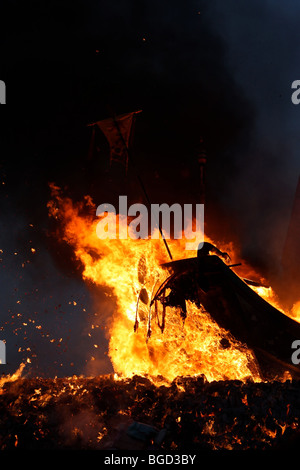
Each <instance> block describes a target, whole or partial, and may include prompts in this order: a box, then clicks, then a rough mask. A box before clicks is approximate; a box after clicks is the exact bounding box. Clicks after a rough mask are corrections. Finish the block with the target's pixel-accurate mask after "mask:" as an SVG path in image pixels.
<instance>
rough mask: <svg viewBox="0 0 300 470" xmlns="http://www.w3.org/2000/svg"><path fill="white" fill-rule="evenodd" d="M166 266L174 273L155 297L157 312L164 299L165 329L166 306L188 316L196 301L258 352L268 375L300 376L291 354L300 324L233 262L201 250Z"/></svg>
mask: <svg viewBox="0 0 300 470" xmlns="http://www.w3.org/2000/svg"><path fill="white" fill-rule="evenodd" d="M216 250H217V249H216ZM218 254H219V255H224V256H225V255H226V254H224V253H221V252H219V253H218ZM224 256H223V257H224ZM163 267H164V268H165V269H166V270H168V271H169V276H168V277H167V279H166V280H165V281H164V282H163V283H162V284H161V285H160V286H159V288H158V289H157V290H156V292H155V294H154V295H153V298H152V300H151V306H154V309H155V312H156V314H157V313H158V312H157V308H158V305H157V304H158V303H160V304H161V305H162V315H161V321H160V327H161V329H162V330H163V329H164V326H165V317H166V308H167V307H177V308H179V310H180V314H181V316H182V318H183V319H185V318H186V312H187V311H186V301H191V302H193V303H194V304H196V305H197V307H198V308H200V307H202V308H204V309H205V310H206V311H207V312H208V313H209V314H210V315H211V316H212V318H213V319H214V320H215V321H216V322H217V323H218V325H219V326H221V327H222V328H224V329H226V330H228V331H230V333H231V334H232V335H233V336H234V337H235V338H236V339H237V340H238V341H241V342H242V343H246V345H247V346H248V347H249V348H250V349H251V350H252V351H253V353H254V354H255V357H256V360H257V362H258V365H259V368H260V370H261V373H262V376H263V377H265V378H266V379H270V378H274V377H275V376H277V375H278V374H282V373H284V372H285V371H288V372H289V373H290V374H291V376H292V377H293V378H295V379H299V378H300V368H299V367H297V366H295V365H293V363H292V360H291V356H292V353H293V350H292V349H291V348H292V343H293V342H294V341H295V340H297V339H300V324H299V323H298V322H296V321H295V320H293V319H291V318H289V317H288V316H286V315H285V314H284V313H282V312H281V311H279V310H278V309H277V308H275V307H274V306H272V305H271V304H269V303H268V302H267V301H266V300H264V299H263V298H262V297H260V296H259V295H258V294H257V293H256V292H255V291H254V290H253V289H252V288H251V287H249V285H251V284H253V282H252V281H250V280H247V279H242V278H240V277H239V276H238V275H237V274H236V273H235V272H234V271H233V270H232V267H234V265H227V264H225V262H224V261H223V260H222V259H221V257H220V256H218V255H217V254H213V255H210V254H208V252H207V250H204V251H203V253H201V250H199V251H198V256H197V257H194V258H188V259H182V260H178V261H172V262H169V263H166V264H164V265H163ZM254 284H255V283H254Z"/></svg>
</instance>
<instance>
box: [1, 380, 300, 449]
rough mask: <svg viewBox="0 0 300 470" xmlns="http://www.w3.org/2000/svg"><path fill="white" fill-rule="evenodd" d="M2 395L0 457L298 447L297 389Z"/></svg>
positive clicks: (54, 389)
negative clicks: (10, 452) (39, 452)
mask: <svg viewBox="0 0 300 470" xmlns="http://www.w3.org/2000/svg"><path fill="white" fill-rule="evenodd" d="M2 381H3V379H2ZM0 392H1V401H0V406H1V413H0V416H1V418H0V420H1V426H0V430H1V431H0V448H1V449H2V450H6V449H16V448H17V449H99V450H100V449H102V450H112V449H113V450H118V449H119V450H120V449H126V450H141V449H146V450H147V449H149V450H150V449H152V450H155V449H160V450H163V451H164V450H165V451H172V450H173V451H177V452H180V451H186V450H191V451H195V452H197V451H201V450H215V449H234V450H235V449H241V450H242V449H243V450H244V449H285V448H291V447H293V446H296V445H298V444H297V443H299V439H300V433H299V418H300V383H299V382H297V381H295V382H292V381H286V382H265V383H263V382H261V383H254V382H252V381H248V382H245V383H243V382H241V381H237V380H235V381H229V380H228V381H213V382H207V381H206V379H205V377H204V376H198V377H178V378H177V379H176V380H174V381H173V382H172V383H171V384H170V385H169V386H166V385H160V386H157V385H154V384H153V382H152V381H150V380H148V379H147V378H143V377H139V376H134V377H133V378H131V379H126V380H125V379H124V380H120V379H117V378H116V377H113V376H99V377H96V378H83V377H70V378H56V379H41V378H32V379H26V378H18V379H16V380H14V381H6V382H4V383H2V388H1V389H0Z"/></svg>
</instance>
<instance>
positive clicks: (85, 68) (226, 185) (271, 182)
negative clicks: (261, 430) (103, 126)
mask: <svg viewBox="0 0 300 470" xmlns="http://www.w3.org/2000/svg"><path fill="white" fill-rule="evenodd" d="M1 9H3V11H2V13H1V17H2V24H3V27H1V31H0V57H1V62H0V79H1V80H5V82H6V86H7V105H6V106H2V107H1V112H0V119H1V122H0V123H1V128H0V138H1V166H0V175H1V180H0V182H1V183H2V184H1V193H0V195H1V199H0V210H1V212H0V220H1V225H2V230H1V234H0V248H1V249H2V250H3V254H2V255H1V257H2V263H1V264H0V276H1V285H2V298H1V301H0V306H1V322H2V324H3V328H4V329H3V338H5V339H6V341H7V355H8V358H7V360H8V363H9V364H8V365H7V366H3V371H4V369H5V372H6V371H11V370H14V369H15V368H16V367H17V365H18V364H19V362H20V360H21V359H22V358H23V357H27V356H26V354H25V353H24V352H18V348H19V347H22V348H25V347H27V346H28V344H30V347H31V348H32V349H33V348H35V350H36V354H37V356H38V357H37V358H35V359H34V358H33V360H32V368H33V370H35V371H37V372H38V373H43V372H44V373H45V374H50V375H53V374H58V375H63V374H72V373H82V372H84V371H85V365H86V362H85V361H86V359H87V358H88V357H89V356H90V355H91V354H92V353H93V354H94V353H95V351H94V350H92V345H93V344H94V341H93V339H92V340H91V339H90V338H89V337H87V336H86V327H85V325H86V324H87V315H93V314H94V313H95V312H94V310H95V309H96V307H95V305H94V304H93V300H92V298H93V296H92V295H91V293H90V291H89V290H88V289H87V288H86V287H85V286H84V285H83V283H82V282H81V281H80V278H79V276H78V274H77V273H76V272H74V267H73V266H72V265H71V263H70V262H69V261H68V260H67V256H66V253H65V252H64V251H63V250H60V249H59V247H57V246H56V244H55V243H54V242H53V241H51V240H49V237H47V231H48V229H49V222H48V215H47V208H46V204H47V201H48V199H49V189H48V182H49V181H54V182H55V183H56V184H58V185H60V186H62V187H64V188H65V191H66V193H67V194H69V195H71V196H72V197H73V198H74V199H77V200H80V199H81V198H82V197H83V195H85V194H87V193H89V194H91V196H92V197H93V199H94V201H95V204H96V205H98V204H100V203H102V202H113V201H114V198H115V197H116V194H117V193H116V191H115V189H114V187H113V186H112V185H110V186H109V185H108V183H107V181H109V178H108V177H107V175H108V173H107V172H108V161H107V148H106V147H105V144H104V142H102V143H101V145H102V147H101V148H102V150H103V152H102V155H101V156H100V155H98V156H96V157H95V158H94V159H93V160H92V161H89V160H88V159H87V153H88V146H89V139H90V129H89V128H87V127H86V124H87V123H89V122H92V121H95V120H100V119H103V118H105V117H107V116H108V112H109V111H108V110H109V108H113V109H114V111H115V112H116V113H117V114H119V113H125V112H129V111H133V110H137V109H142V110H143V112H142V114H140V115H139V116H138V119H137V124H136V130H135V140H134V147H133V150H134V153H135V155H136V158H137V160H138V162H139V167H140V173H141V176H142V177H143V179H144V182H145V185H146V186H147V188H148V191H149V194H150V197H151V198H152V200H153V201H154V202H168V203H172V202H181V203H187V202H194V203H196V202H197V182H198V173H197V171H198V168H197V163H196V151H197V146H198V144H199V139H200V136H201V135H202V136H203V137H204V139H205V145H206V149H207V153H208V165H207V205H206V209H205V210H206V214H207V218H206V223H207V225H208V227H207V229H208V232H211V235H213V236H214V237H215V238H217V239H219V240H222V239H227V240H229V239H231V238H235V239H236V238H237V239H238V240H239V241H240V243H241V245H242V249H243V255H244V256H245V257H246V258H248V259H249V260H250V261H251V262H253V263H254V264H257V265H259V266H261V267H262V268H263V269H265V270H266V272H267V273H270V272H272V270H274V269H276V267H277V264H278V259H279V257H280V253H281V250H282V244H283V241H284V236H285V233H286V229H287V223H288V217H289V214H290V210H291V205H292V201H293V196H294V191H295V188H296V184H297V179H298V176H299V173H300V171H299V166H300V165H299V157H298V155H299V137H298V127H299V124H300V107H299V109H298V107H297V106H295V105H293V104H292V103H291V98H290V97H291V83H292V81H294V80H297V79H300V65H299V64H300V60H299V59H300V57H299V56H300V52H299V49H298V47H299V46H298V44H299V35H300V33H299V28H298V17H299V14H300V6H299V4H297V2H296V1H295V0H294V1H293V0H288V1H287V2H285V3H284V5H283V3H282V2H279V0H276V1H274V0H272V1H261V0H260V1H258V0H254V1H253V0H251V1H250V0H247V1H244V0H241V1H239V2H236V1H234V0H215V1H211V0H206V1H204V0H203V1H192V0H188V1H186V0H185V1H184V0H182V1H179V0H173V1H172V2H171V1H163V2H162V1H158V0H151V2H150V1H148V0H147V1H146V0H145V1H144V0H123V1H114V2H111V1H108V0H107V1H101V0H99V1H96V0H82V1H72V2H71V1H57V0H54V1H51V2H44V1H40V0H39V1H38V0H35V1H28V2H21V1H17V0H10V1H9V2H6V7H5V6H3V7H2V6H1ZM131 176H132V175H131V174H130V173H129V182H128V191H129V195H130V196H131V198H132V199H134V198H136V197H138V198H139V197H140V195H137V194H136V190H135V189H134V188H135V182H134V181H133V180H131V179H130V178H131ZM132 178H133V177H132ZM3 183H4V184H3ZM29 224H31V225H33V227H32V226H30V225H29ZM216 227H217V228H218V230H217V229H216ZM209 234H210V233H209ZM31 247H34V248H36V253H32V252H31V250H30V248H31ZM14 253H18V254H16V255H15V254H14ZM27 261H30V263H27ZM24 262H26V266H25V267H22V263H24ZM17 301H20V302H21V303H17ZM73 302H76V305H74V303H73ZM83 309H85V311H84V310H83ZM32 312H35V313H34V315H35V317H34V318H36V322H37V323H36V324H41V325H43V328H44V329H45V330H47V331H49V332H50V335H51V336H53V337H55V338H60V337H63V338H67V337H68V340H64V343H65V342H67V344H64V351H63V347H62V346H59V347H58V346H57V342H55V343H51V344H49V341H48V339H45V338H44V337H42V335H41V334H40V333H39V331H40V330H37V329H36V328H34V327H32V325H29V327H30V328H29V327H28V328H27V331H26V335H27V337H28V339H27V340H24V339H23V338H24V334H23V332H24V330H25V329H26V328H25V327H24V325H23V323H26V322H27V323H28V321H27V320H28V318H29V317H30V318H32V315H33V313H32ZM18 313H19V314H21V316H19V317H18V316H17V314H18ZM12 315H14V318H12ZM26 319H27V320H26ZM100 323H101V322H100ZM21 324H22V325H21ZM27 326H28V325H27ZM102 326H103V325H102ZM16 328H20V330H17V333H18V334H16V330H15V329H16ZM13 330H14V331H13ZM43 331H44V330H43ZM101 335H102V333H101ZM101 338H102V336H101ZM0 339H1V337H0ZM99 342H101V341H100V340H98V343H99ZM101 344H102V346H101V348H100V349H99V350H98V351H97V354H99V356H98V357H99V360H102V358H104V359H103V361H102V362H103V364H102V370H99V372H103V371H106V370H110V365H109V361H107V360H106V359H105V356H104V354H103V353H104V351H105V350H106V348H107V345H106V341H105V340H104V339H102V343H101ZM71 362H72V363H74V366H72V367H71V366H70V363H71ZM61 363H62V364H63V366H60V364H61ZM0 372H1V371H0Z"/></svg>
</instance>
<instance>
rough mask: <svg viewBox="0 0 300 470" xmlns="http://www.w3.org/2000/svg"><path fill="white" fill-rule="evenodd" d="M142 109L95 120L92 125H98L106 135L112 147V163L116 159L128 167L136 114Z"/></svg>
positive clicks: (110, 147)
mask: <svg viewBox="0 0 300 470" xmlns="http://www.w3.org/2000/svg"><path fill="white" fill-rule="evenodd" d="M140 112H141V111H134V112H132V113H127V114H121V115H120V116H116V117H115V118H108V119H103V120H102V121H97V122H94V123H93V124H90V125H91V126H97V127H98V128H99V129H100V130H101V131H102V132H103V134H104V135H105V137H106V140H107V142H108V144H109V149H110V163H111V162H112V161H116V162H119V163H122V164H123V165H124V166H125V167H126V171H127V168H128V147H129V144H130V138H131V134H132V128H133V123H134V118H135V115H136V114H138V113H140Z"/></svg>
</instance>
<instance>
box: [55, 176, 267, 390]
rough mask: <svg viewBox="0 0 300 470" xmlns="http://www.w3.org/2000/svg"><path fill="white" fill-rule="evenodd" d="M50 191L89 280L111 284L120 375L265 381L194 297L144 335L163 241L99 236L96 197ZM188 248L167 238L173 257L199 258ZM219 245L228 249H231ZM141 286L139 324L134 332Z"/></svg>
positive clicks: (113, 344) (113, 354) (112, 337)
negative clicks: (75, 199) (77, 198)
mask: <svg viewBox="0 0 300 470" xmlns="http://www.w3.org/2000/svg"><path fill="white" fill-rule="evenodd" d="M51 189H52V200H51V201H50V202H49V204H48V208H49V213H50V215H51V216H53V217H55V218H57V219H59V221H60V226H61V228H62V238H63V240H64V241H66V242H67V243H68V244H70V245H71V246H72V247H73V249H74V253H75V255H76V258H77V259H78V260H79V261H80V262H81V263H82V265H83V278H84V280H87V281H92V282H93V283H95V285H97V286H99V287H106V288H109V289H110V295H111V298H112V302H115V309H114V315H113V318H112V319H111V322H110V325H109V357H110V359H111V362H112V364H113V367H114V371H115V373H116V374H117V375H118V376H122V377H131V376H133V375H134V374H138V375H143V376H148V377H151V378H152V379H153V380H159V377H160V378H161V379H162V378H163V379H164V380H165V381H172V380H173V379H174V378H175V377H177V376H187V375H197V374H204V375H205V376H206V378H207V380H209V381H212V380H223V379H240V380H245V379H247V378H249V377H251V378H252V379H253V380H255V381H259V380H260V377H259V373H258V370H257V368H256V366H255V361H254V357H253V355H252V353H251V351H249V350H248V349H247V347H246V346H245V345H242V344H240V343H239V342H238V341H236V340H235V339H234V338H232V337H231V335H230V334H229V332H227V331H225V330H223V329H221V328H220V327H219V326H218V325H217V324H216V322H215V321H214V320H213V319H212V318H211V317H210V315H209V314H208V312H206V311H204V310H203V309H198V308H197V307H196V306H195V305H194V304H192V303H188V305H187V309H188V311H187V318H186V320H185V322H184V324H183V321H182V319H181V317H180V315H179V313H178V312H177V310H176V309H168V314H167V322H166V328H165V330H164V332H163V333H162V332H161V330H160V329H159V327H158V325H157V324H156V323H155V322H152V325H151V327H152V335H151V338H150V339H149V340H147V331H148V328H149V303H150V299H151V295H152V292H153V289H154V288H155V286H156V285H157V283H158V282H162V281H163V280H164V279H165V277H166V273H165V271H164V270H163V269H162V268H161V266H160V265H161V263H163V262H166V261H168V258H167V253H166V250H165V247H164V245H163V243H162V242H161V240H159V239H147V240H133V239H131V238H127V239H109V238H107V239H106V240H100V239H99V238H98V237H97V234H96V225H97V223H98V219H97V218H96V217H95V213H96V211H95V207H94V205H93V202H92V201H91V199H90V198H89V197H86V198H85V201H84V202H83V203H77V204H75V203H73V202H72V200H71V199H69V198H63V197H61V195H60V190H59V188H57V187H56V186H55V185H53V184H52V185H51ZM86 209H90V210H88V211H87V210H86ZM121 222H122V221H119V223H120V224H121ZM123 228H124V227H123ZM184 246H185V240H184V239H181V240H171V241H170V248H171V251H172V254H173V257H174V259H180V258H183V257H190V256H195V253H193V252H188V251H186V250H184ZM221 248H222V249H224V248H225V249H227V250H228V247H221ZM231 249H232V247H231ZM230 254H231V255H232V250H231V252H230ZM233 257H234V256H233ZM255 289H256V290H258V293H260V295H262V296H263V297H265V298H267V300H269V301H271V302H272V300H274V299H273V297H274V296H273V293H272V291H271V290H270V289H266V288H255ZM141 290H142V291H143V296H141V297H142V300H140V301H139V306H138V320H139V328H138V330H137V331H136V332H135V331H134V328H133V326H134V324H135V319H136V313H137V310H136V309H137V299H138V297H139V294H140V292H141ZM274 302H275V300H274ZM224 338H226V339H227V341H224ZM224 345H225V346H224Z"/></svg>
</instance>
